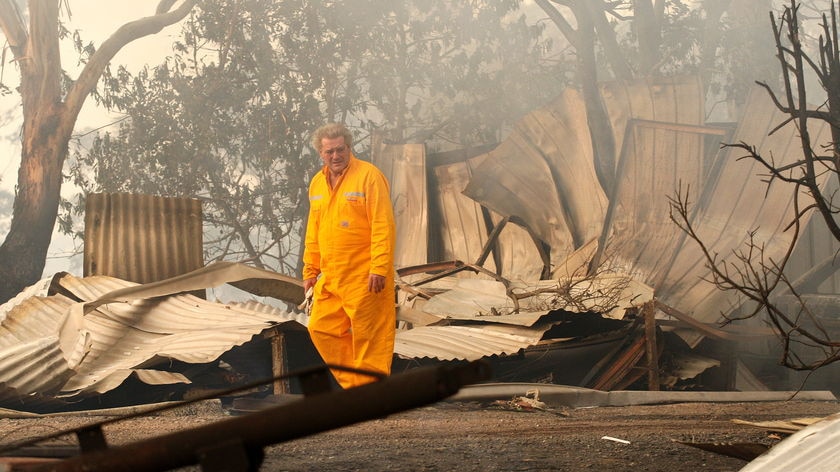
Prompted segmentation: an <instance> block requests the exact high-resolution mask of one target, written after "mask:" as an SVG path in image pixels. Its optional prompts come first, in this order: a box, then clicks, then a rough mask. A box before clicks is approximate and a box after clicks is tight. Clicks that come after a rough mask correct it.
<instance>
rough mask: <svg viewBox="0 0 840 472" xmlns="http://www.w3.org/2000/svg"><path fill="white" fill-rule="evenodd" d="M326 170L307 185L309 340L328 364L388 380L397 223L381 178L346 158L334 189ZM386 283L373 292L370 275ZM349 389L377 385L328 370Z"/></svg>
mask: <svg viewBox="0 0 840 472" xmlns="http://www.w3.org/2000/svg"><path fill="white" fill-rule="evenodd" d="M328 173H329V170H328V169H327V167H324V168H323V169H322V170H321V172H318V174H317V175H316V176H315V177H314V178H313V179H312V182H311V184H310V186H309V205H310V209H309V220H308V222H307V227H306V245H305V248H304V253H303V262H304V267H303V278H304V279H308V278H314V277H318V276H320V277H319V279H318V282H317V283H316V284H315V288H314V292H313V299H312V301H313V303H312V312H311V314H310V318H309V328H308V329H309V334H310V337H311V338H312V342H313V344H314V345H315V347H316V348H317V349H318V352H319V353H320V354H321V357H322V358H323V359H324V362H326V363H328V364H335V365H341V366H347V367H354V368H357V369H364V370H371V371H374V372H379V373H382V374H386V375H387V374H390V372H391V360H392V358H393V354H394V336H395V329H396V307H395V304H394V303H395V299H394V267H393V266H394V245H395V232H396V230H395V225H394V213H393V209H392V207H391V197H390V191H389V187H388V182H387V180H386V179H385V176H384V175H382V173H381V172H380V171H379V169H377V168H376V167H375V166H374V165H373V164H370V163H369V162H365V161H361V160H359V159H357V158H356V157H355V156H352V155H351V156H350V162H349V164H348V166H347V169H346V170H345V171H344V173H343V174H342V176H341V177H340V179H339V180H338V182H336V185H335V188H330V185H329V175H328ZM369 274H378V275H382V276H384V277H385V288H384V289H383V290H382V291H381V292H379V293H372V292H369V291H368V275H369ZM333 375H335V378H336V380H337V381H338V383H339V384H340V385H341V386H342V387H344V388H350V387H354V386H358V385H362V384H365V383H369V382H372V381H374V380H376V379H375V378H373V377H370V376H368V375H361V374H355V373H350V372H342V371H338V370H334V371H333Z"/></svg>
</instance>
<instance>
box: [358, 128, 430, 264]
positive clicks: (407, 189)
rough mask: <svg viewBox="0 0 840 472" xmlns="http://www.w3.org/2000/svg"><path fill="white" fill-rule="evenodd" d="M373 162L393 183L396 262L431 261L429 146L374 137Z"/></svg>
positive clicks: (391, 183)
mask: <svg viewBox="0 0 840 472" xmlns="http://www.w3.org/2000/svg"><path fill="white" fill-rule="evenodd" d="M376 136H378V135H376ZM371 161H372V162H373V164H375V165H376V166H377V167H378V168H379V169H380V170H381V171H382V173H383V174H385V177H386V178H387V179H388V182H389V183H390V185H391V201H392V204H393V206H394V219H395V220H396V225H397V235H396V236H397V247H396V251H395V256H394V257H395V258H394V265H395V266H396V267H404V266H410V265H416V264H423V263H426V262H428V252H429V251H428V244H429V229H428V228H429V221H428V220H429V209H428V195H427V193H428V192H427V189H426V147H425V146H424V145H423V144H400V145H395V144H386V143H383V142H382V141H380V140H379V139H374V142H373V146H372V149H371Z"/></svg>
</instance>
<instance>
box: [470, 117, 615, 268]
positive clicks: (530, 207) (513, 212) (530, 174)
mask: <svg viewBox="0 0 840 472" xmlns="http://www.w3.org/2000/svg"><path fill="white" fill-rule="evenodd" d="M560 103H563V102H562V101H561V102H560ZM554 116H555V115H552V114H551V113H541V114H540V118H543V119H548V118H550V117H554ZM558 116H562V115H558ZM538 119H539V118H537V117H536V116H535V117H534V118H533V120H538ZM524 123H525V122H524V121H523V122H522V123H520V124H518V125H517V127H516V128H515V129H514V130H513V131H512V132H511V133H510V134H509V136H508V137H507V138H506V139H505V140H504V141H503V142H502V143H501V144H499V146H498V147H497V148H496V149H494V150H493V151H490V152H489V153H488V154H487V155H486V156H480V159H481V160H480V162H479V163H478V165H476V166H475V167H474V168H473V171H472V175H471V178H470V182H469V184H468V185H467V186H466V188H464V191H463V193H464V195H466V196H468V197H470V198H472V199H473V200H475V201H477V202H479V203H481V204H482V205H484V206H485V207H487V208H489V209H491V210H493V211H495V212H496V213H498V214H500V215H502V216H507V217H517V218H519V219H521V220H522V221H523V222H524V223H525V224H526V225H527V226H528V227H529V228H531V229H532V230H533V231H534V232H535V233H536V234H537V235H538V236H539V237H540V238H541V239H542V240H543V241H546V242H547V243H548V244H550V245H551V247H552V250H553V251H554V253H559V254H564V253H568V252H571V251H572V250H573V249H574V248H575V241H574V236H573V232H572V229H571V227H570V226H571V222H570V219H569V217H568V216H567V215H566V210H565V206H564V202H563V200H561V197H560V191H559V190H558V185H557V182H556V181H555V175H559V173H555V172H554V170H553V169H552V168H551V163H550V162H548V161H547V160H546V158H545V156H544V154H543V152H542V150H541V149H540V147H539V145H538V144H537V143H535V142H534V141H539V140H540V139H543V138H545V137H546V136H550V135H551V133H548V134H547V135H540V136H536V137H533V138H532V137H531V135H530V133H531V130H532V129H533V128H537V129H540V128H541V127H543V126H544V127H546V128H549V129H554V128H558V127H561V126H562V124H561V123H545V124H541V125H532V126H531V127H528V126H525V124H524ZM557 149H558V150H563V149H565V148H564V147H563V146H562V145H558V146H557ZM568 151H569V154H568V157H567V159H569V160H571V161H574V158H575V156H577V155H578V154H577V153H576V152H575V151H576V149H575V148H574V143H570V144H569V147H568ZM583 155H585V153H583ZM554 160H557V161H562V160H563V158H560V157H558V158H557V159H552V161H554ZM579 162H580V163H581V168H582V169H587V168H590V167H592V160H591V159H588V160H585V159H581V160H580V161H579ZM573 167H574V166H572V165H570V166H569V168H573ZM592 175H593V177H594V168H592ZM594 182H597V179H595V180H594ZM587 188H589V189H596V188H597V185H596V186H587ZM594 201H595V202H597V201H598V199H595V200H594ZM603 201H604V211H606V200H605V199H604V200H603ZM593 207H595V208H596V206H595V205H593ZM593 211H596V212H597V209H594V210H593Z"/></svg>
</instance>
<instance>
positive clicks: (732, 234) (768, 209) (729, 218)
mask: <svg viewBox="0 0 840 472" xmlns="http://www.w3.org/2000/svg"><path fill="white" fill-rule="evenodd" d="M744 116H745V117H747V118H746V119H744V120H741V122H740V124H739V126H738V129H737V130H736V132H735V135H734V136H733V138H732V142H745V143H749V144H750V145H752V146H754V147H755V148H756V149H757V151H758V152H759V153H760V154H761V155H763V156H771V155H772V156H773V159H774V161H775V164H776V165H777V166H784V165H786V164H789V163H792V162H795V161H797V160H798V159H801V157H802V150H801V147H800V145H799V132H798V131H797V130H796V127H795V125H794V124H793V123H788V124H787V125H785V126H784V127H782V128H780V129H778V130H776V131H775V132H774V133H773V134H772V135H769V136H768V134H769V133H770V131H771V130H773V129H774V128H776V127H777V126H778V125H779V124H780V123H782V122H784V121H785V120H786V119H787V115H783V114H782V113H781V112H779V111H778V109H777V108H776V107H775V105H774V104H773V102H772V101H771V100H770V99H769V97H767V95H766V92H765V91H764V90H763V89H760V88H758V87H756V88H755V89H754V90H753V93H751V95H750V98H749V100H748V102H747V105H746V106H745V110H744ZM809 123H810V124H811V127H810V129H809V132H810V135H811V139H812V140H813V142H814V143H815V145H814V148H815V149H820V148H821V146H823V145H827V144H828V142H829V140H830V130H829V127H828V126H825V125H824V124H823V123H822V122H818V121H816V120H811V121H810V122H809ZM744 154H745V152H744V151H743V150H741V149H738V148H725V149H722V150H721V152H720V153H719V154H718V157H717V159H718V161H717V163H716V168H715V169H713V174H712V176H711V178H710V179H709V180H708V181H707V183H706V185H705V186H704V187H703V191H702V193H700V192H699V191H698V192H697V193H693V194H692V195H695V196H696V197H695V198H692V199H691V200H692V201H696V203H695V204H694V205H693V206H692V208H693V212H694V213H693V215H692V216H691V219H692V224H693V225H694V227H695V229H696V231H697V234H698V236H699V238H700V240H701V241H703V242H704V244H705V245H706V246H707V248H708V249H709V251H710V252H711V253H712V254H719V255H720V258H721V259H725V258H731V257H732V254H733V251H735V250H738V249H744V248H745V247H746V246H745V245H746V244H747V243H748V241H749V238H750V235H751V234H753V235H754V236H753V237H754V238H755V241H756V242H757V243H758V244H760V245H762V246H763V248H764V259H765V260H771V259H772V260H779V259H780V258H781V256H782V255H783V254H784V253H785V252H786V251H787V248H788V247H789V244H790V242H791V237H792V234H791V231H785V228H786V227H787V226H788V225H789V224H790V222H791V221H793V216H794V207H793V194H792V193H793V189H792V187H791V186H789V185H781V184H780V183H774V184H773V185H770V186H768V185H767V184H766V182H765V181H764V180H765V179H764V178H763V177H762V176H763V175H765V174H766V171H765V170H764V168H763V167H762V166H760V165H759V164H758V163H756V162H755V161H754V160H752V159H739V158H740V157H741V156H743V155H744ZM825 177H827V173H825V174H824V178H825ZM803 201H804V200H803ZM809 217H810V214H805V215H803V217H802V219H801V221H802V224H803V225H804V224H807V222H808V219H809ZM708 274H709V270H708V268H707V267H706V259H705V257H704V255H703V254H702V252H701V250H700V247H699V245H697V243H695V242H694V241H689V240H687V241H686V243H685V244H683V245H682V247H681V248H680V250H679V252H678V253H677V254H676V257H675V258H674V261H673V263H672V264H671V269H670V270H669V271H668V272H667V274H666V275H665V276H664V277H663V278H662V280H661V283H659V284H657V285H656V286H655V287H654V288H655V289H656V291H657V297H658V298H659V299H660V300H662V301H663V302H664V303H666V304H667V305H670V306H672V307H675V308H677V309H678V310H680V311H682V312H683V313H687V314H691V315H692V316H693V317H694V318H695V319H697V320H698V321H702V322H707V323H711V322H716V321H718V320H719V319H720V316H721V313H722V312H728V311H730V310H732V309H733V308H735V307H737V306H738V305H739V304H740V300H739V298H738V296H737V294H734V293H732V292H725V291H721V290H719V289H717V287H715V286H714V285H712V284H711V283H709V282H707V281H705V280H703V278H706V277H708ZM686 340H687V341H688V342H689V343H695V342H697V341H698V340H699V337H698V336H691V337H689V338H687V339H686Z"/></svg>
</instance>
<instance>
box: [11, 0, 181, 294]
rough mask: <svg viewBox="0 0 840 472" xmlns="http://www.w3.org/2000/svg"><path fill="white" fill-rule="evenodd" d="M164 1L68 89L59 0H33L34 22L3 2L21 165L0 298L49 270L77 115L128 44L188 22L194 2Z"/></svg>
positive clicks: (108, 45) (120, 34)
mask: <svg viewBox="0 0 840 472" xmlns="http://www.w3.org/2000/svg"><path fill="white" fill-rule="evenodd" d="M176 3H178V2H177V1H176V0H161V2H160V3H159V4H158V6H157V10H156V12H155V14H154V15H152V16H148V17H145V18H141V19H139V20H136V21H132V22H129V23H126V24H125V25H123V26H122V27H120V28H119V29H118V30H117V31H116V32H115V33H114V34H113V35H111V37H109V38H108V39H107V40H106V41H105V42H103V43H102V45H101V46H100V48H99V49H98V50H97V51H96V52H95V53H93V55H92V56H91V57H90V58H89V60H88V62H87V64H86V65H85V67H84V69H83V70H82V72H81V73H80V75H79V77H78V79H77V80H76V81H75V82H74V83H73V84H72V85H71V86H70V88H69V89H68V90H67V91H66V93H64V90H62V84H61V77H62V74H63V71H62V67H61V56H60V53H59V21H58V15H59V4H60V0H29V2H28V8H29V27H28V28H27V25H26V24H25V23H24V15H23V14H22V12H21V11H20V10H19V8H18V6H17V2H16V1H15V0H0V26H1V27H2V29H3V33H4V34H5V36H6V40H7V42H8V44H9V48H10V50H11V51H12V54H13V55H14V58H15V61H16V63H17V66H18V68H19V70H20V89H19V90H20V93H21V97H22V104H23V143H22V149H21V166H20V170H19V172H18V182H17V191H16V195H15V202H14V207H13V212H12V222H11V226H10V229H9V233H8V234H7V235H6V238H5V240H4V241H3V244H2V245H0V303H2V302H5V301H7V300H9V299H10V298H12V297H14V296H15V295H17V294H18V293H19V292H20V291H21V290H22V289H24V288H25V287H26V286H28V285H31V284H32V283H34V282H36V281H37V280H38V279H39V278H40V277H41V276H42V273H43V270H44V265H45V263H46V256H47V250H48V248H49V245H50V240H51V238H52V231H53V227H54V225H55V220H56V217H57V216H58V205H59V201H60V191H61V182H62V176H61V170H62V167H63V165H64V160H65V159H66V158H67V148H68V144H69V142H70V137H71V134H72V132H73V127H74V126H75V123H76V118H77V117H78V116H79V111H80V110H81V108H82V105H83V104H84V101H85V99H86V98H87V96H88V95H89V94H90V92H91V91H92V90H93V88H94V87H95V86H96V82H97V81H98V80H99V77H100V76H101V75H102V72H103V71H104V70H105V68H106V67H107V65H108V63H109V62H110V61H111V59H113V57H114V55H115V54H116V53H117V52H118V51H119V50H120V49H122V48H123V46H125V45H126V44H128V43H130V42H131V41H134V40H135V39H138V38H141V37H143V36H147V35H150V34H155V33H157V32H159V31H160V30H162V29H163V28H164V27H166V26H169V25H171V24H173V23H176V22H178V21H180V20H181V19H183V18H184V17H185V16H186V15H187V14H188V13H189V12H190V11H191V10H192V8H193V6H194V5H195V3H196V0H184V1H182V2H180V5H179V6H177V7H174V5H175V4H176Z"/></svg>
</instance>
